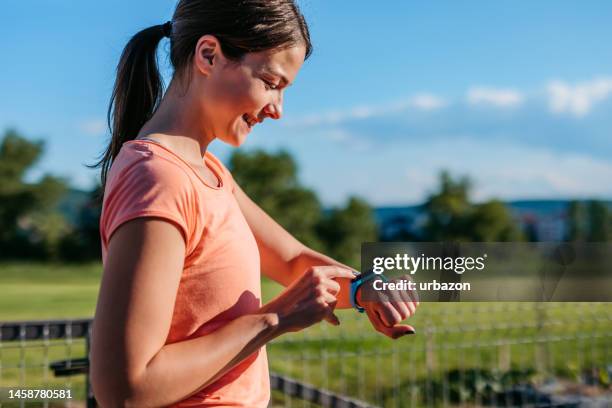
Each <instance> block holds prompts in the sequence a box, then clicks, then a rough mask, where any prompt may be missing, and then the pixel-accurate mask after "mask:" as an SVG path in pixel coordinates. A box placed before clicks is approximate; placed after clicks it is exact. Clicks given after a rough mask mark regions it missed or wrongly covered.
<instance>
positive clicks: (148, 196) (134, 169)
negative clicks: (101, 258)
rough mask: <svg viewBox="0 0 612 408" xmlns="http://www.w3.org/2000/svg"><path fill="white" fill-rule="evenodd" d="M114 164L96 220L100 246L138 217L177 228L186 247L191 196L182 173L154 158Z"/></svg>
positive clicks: (190, 184)
mask: <svg viewBox="0 0 612 408" xmlns="http://www.w3.org/2000/svg"><path fill="white" fill-rule="evenodd" d="M114 164H115V163H114ZM114 164H113V166H114ZM117 164H118V165H119V166H118V168H116V169H113V170H116V171H115V172H113V174H112V175H111V177H110V178H109V181H108V183H107V186H106V189H105V193H104V205H103V210H102V217H101V220H100V232H101V235H102V237H101V238H102V242H103V245H104V244H106V245H107V244H108V242H109V241H110V238H111V236H112V234H113V233H114V232H115V230H116V229H117V228H118V227H119V226H120V225H122V224H123V223H125V222H127V221H129V220H132V219H134V218H139V217H157V218H163V219H165V220H168V221H170V222H172V223H174V224H175V225H176V226H177V227H179V229H180V230H181V232H182V234H183V238H184V239H185V245H186V247H189V245H190V243H189V240H190V236H191V233H190V232H191V227H192V224H193V213H194V212H193V211H194V200H195V193H194V191H193V185H192V183H191V181H190V179H189V177H188V176H187V175H186V174H185V171H184V170H183V169H182V168H181V167H179V166H178V165H177V164H176V163H173V162H171V161H169V160H167V159H165V158H164V157H162V156H158V155H149V156H145V157H141V158H138V159H137V160H135V161H134V162H133V163H129V165H123V166H121V163H117Z"/></svg>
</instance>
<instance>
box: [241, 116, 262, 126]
mask: <svg viewBox="0 0 612 408" xmlns="http://www.w3.org/2000/svg"><path fill="white" fill-rule="evenodd" d="M242 120H243V121H244V122H245V123H246V124H247V126H248V127H249V129H252V128H253V126H255V125H256V124H258V123H259V121H258V120H257V119H255V118H254V117H252V116H251V115H249V114H248V113H245V114H244V115H242Z"/></svg>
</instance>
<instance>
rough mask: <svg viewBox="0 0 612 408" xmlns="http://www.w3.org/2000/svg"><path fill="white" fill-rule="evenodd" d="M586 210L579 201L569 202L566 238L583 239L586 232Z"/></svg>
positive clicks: (571, 239) (570, 239)
mask: <svg viewBox="0 0 612 408" xmlns="http://www.w3.org/2000/svg"><path fill="white" fill-rule="evenodd" d="M587 230H588V226H587V225H586V210H585V208H584V205H583V203H582V202H580V201H576V200H574V201H572V202H570V204H569V206H568V209H567V240H568V241H583V240H585V239H586V237H587V234H588V231H587Z"/></svg>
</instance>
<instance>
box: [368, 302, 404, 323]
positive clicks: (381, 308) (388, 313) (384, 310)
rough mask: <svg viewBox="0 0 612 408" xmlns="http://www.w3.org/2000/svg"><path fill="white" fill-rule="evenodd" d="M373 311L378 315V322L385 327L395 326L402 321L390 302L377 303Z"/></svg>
mask: <svg viewBox="0 0 612 408" xmlns="http://www.w3.org/2000/svg"><path fill="white" fill-rule="evenodd" d="M374 311H375V312H376V313H378V315H379V317H380V319H379V320H380V321H381V322H382V323H383V324H384V325H385V326H387V327H392V326H395V325H396V324H397V323H399V322H401V321H402V317H401V316H400V314H399V312H398V311H397V310H395V307H394V306H393V305H392V304H391V302H382V303H377V304H376V306H375V307H374Z"/></svg>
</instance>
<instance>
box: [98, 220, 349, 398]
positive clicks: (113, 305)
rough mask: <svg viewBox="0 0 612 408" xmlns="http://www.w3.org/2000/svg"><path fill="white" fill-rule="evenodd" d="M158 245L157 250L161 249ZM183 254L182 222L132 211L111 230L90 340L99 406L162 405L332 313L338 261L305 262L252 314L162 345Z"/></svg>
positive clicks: (343, 274)
mask: <svg viewBox="0 0 612 408" xmlns="http://www.w3.org/2000/svg"><path fill="white" fill-rule="evenodd" d="M160 248H163V250H160ZM184 257H185V242H184V239H183V237H182V236H181V232H180V229H179V228H178V227H177V226H175V225H174V224H172V223H171V222H168V221H165V220H161V219H155V218H137V219H135V220H132V221H129V222H126V223H125V224H123V225H122V226H120V227H119V228H118V229H117V231H116V232H115V233H114V234H113V236H112V238H111V240H110V243H109V248H108V256H107V260H106V263H105V266H104V275H103V277H102V285H101V287H100V294H99V297H98V304H97V307H96V315H95V319H94V326H93V333H92V344H91V355H90V359H91V371H90V374H91V381H92V385H93V389H94V394H95V395H96V398H97V399H98V401H99V402H100V403H101V405H102V406H105V407H106V406H109V407H124V406H128V407H153V406H165V405H168V404H171V403H173V402H177V401H179V400H181V399H184V398H186V397H188V396H189V395H192V394H194V393H195V392H197V391H199V390H201V389H202V388H204V387H206V386H207V385H209V384H211V383H213V382H214V381H215V380H217V379H218V378H219V377H220V376H222V375H223V374H225V373H226V372H227V371H228V370H229V369H231V368H232V367H234V366H235V365H236V364H238V363H239V362H240V361H242V360H244V359H245V358H246V357H248V356H249V355H251V354H252V353H253V352H255V351H257V350H258V349H259V348H260V347H261V346H263V345H264V344H266V343H267V342H269V341H270V340H272V339H273V338H275V337H277V336H279V335H281V334H283V333H286V332H291V331H298V330H301V329H303V328H305V327H308V326H310V325H313V324H315V323H317V322H319V321H321V320H322V319H324V318H327V319H328V320H332V321H337V319H336V318H335V317H334V316H333V310H334V307H335V304H336V297H335V296H336V294H337V292H338V284H337V283H336V282H334V281H333V279H334V278H339V277H345V278H346V277H348V276H349V272H348V271H346V270H345V269H343V268H337V267H320V268H314V269H310V271H309V272H307V273H304V274H303V275H302V276H301V277H300V279H298V280H296V281H295V282H293V284H292V285H291V286H290V287H289V288H287V289H286V290H285V291H284V292H283V293H282V294H281V295H279V296H278V297H277V298H276V299H274V301H272V302H270V303H269V304H267V305H265V306H264V307H262V308H261V310H259V311H258V312H257V313H255V314H251V315H245V316H241V317H238V318H237V319H235V320H233V321H231V322H230V323H228V324H227V325H225V326H223V327H222V328H220V329H218V330H216V331H214V332H212V333H210V334H207V335H205V336H202V337H199V338H196V339H190V340H185V341H181V342H177V343H172V344H168V345H166V344H165V343H166V339H167V337H168V333H169V330H170V325H171V321H172V313H173V309H174V303H175V298H176V293H177V290H178V286H179V282H180V278H181V274H182V270H183V261H184Z"/></svg>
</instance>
